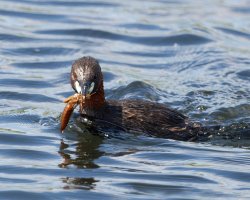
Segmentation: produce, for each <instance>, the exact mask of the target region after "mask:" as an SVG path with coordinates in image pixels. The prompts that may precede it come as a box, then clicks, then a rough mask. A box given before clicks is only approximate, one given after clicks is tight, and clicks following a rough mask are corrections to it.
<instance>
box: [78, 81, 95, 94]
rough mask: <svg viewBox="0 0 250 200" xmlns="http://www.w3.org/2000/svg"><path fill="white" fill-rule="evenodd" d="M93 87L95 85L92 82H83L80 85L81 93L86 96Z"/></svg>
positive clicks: (90, 92)
mask: <svg viewBox="0 0 250 200" xmlns="http://www.w3.org/2000/svg"><path fill="white" fill-rule="evenodd" d="M94 87H95V83H94V82H90V81H87V82H85V83H84V84H83V85H82V86H81V91H82V95H84V96H85V97H88V96H89V95H91V94H92V92H93V90H94Z"/></svg>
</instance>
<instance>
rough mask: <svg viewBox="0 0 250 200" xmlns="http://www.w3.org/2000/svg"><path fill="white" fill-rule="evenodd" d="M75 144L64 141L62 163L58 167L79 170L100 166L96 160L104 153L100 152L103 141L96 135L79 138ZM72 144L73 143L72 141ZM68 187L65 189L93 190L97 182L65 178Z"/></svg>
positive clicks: (84, 178)
mask: <svg viewBox="0 0 250 200" xmlns="http://www.w3.org/2000/svg"><path fill="white" fill-rule="evenodd" d="M76 141H77V142H76V143H74V144H67V142H66V140H62V141H61V144H60V149H59V155H60V156H61V157H62V162H61V163H60V164H59V165H58V166H59V167H60V168H70V167H76V168H78V169H93V168H98V167H99V166H98V165H97V164H96V163H95V160H96V159H98V158H99V157H101V156H102V155H103V154H104V152H102V151H100V150H99V147H100V144H102V141H103V139H102V138H101V137H98V136H94V135H87V136H84V137H79V138H78V139H77V140H76ZM70 142H72V141H70ZM62 181H63V183H66V184H67V185H66V186H65V187H64V189H89V190H90V189H93V188H94V187H95V183H96V182H98V180H95V179H94V178H93V177H65V178H63V179H62Z"/></svg>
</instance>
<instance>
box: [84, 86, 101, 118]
mask: <svg viewBox="0 0 250 200" xmlns="http://www.w3.org/2000/svg"><path fill="white" fill-rule="evenodd" d="M104 104H105V95H104V88H103V82H102V83H101V85H100V87H99V89H98V91H97V92H96V93H95V94H92V95H91V96H90V97H89V98H86V99H85V105H84V110H83V114H86V115H89V116H95V114H96V113H97V112H99V111H100V110H101V108H103V106H104Z"/></svg>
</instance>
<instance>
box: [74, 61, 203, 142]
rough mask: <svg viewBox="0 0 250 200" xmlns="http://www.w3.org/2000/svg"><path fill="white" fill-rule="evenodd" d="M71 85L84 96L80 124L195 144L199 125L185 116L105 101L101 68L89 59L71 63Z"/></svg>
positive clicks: (139, 102)
mask: <svg viewBox="0 0 250 200" xmlns="http://www.w3.org/2000/svg"><path fill="white" fill-rule="evenodd" d="M71 85H72V87H73V89H74V90H75V91H76V92H77V93H80V94H83V95H84V96H85V102H84V106H83V110H82V113H81V116H82V117H81V119H82V120H81V121H82V122H83V123H85V122H86V119H88V120H90V121H91V122H92V123H91V124H92V125H91V126H92V127H94V128H97V129H98V128H100V127H102V128H103V127H105V128H112V129H114V128H118V129H122V130H125V131H131V132H137V133H138V132H139V133H143V134H148V135H152V136H158V137H163V138H170V139H176V140H194V139H196V138H197V136H198V135H199V134H200V132H201V129H202V128H201V127H200V125H198V124H196V123H190V122H189V120H188V118H187V117H186V116H184V115H182V114H181V113H179V112H178V111H176V110H172V109H170V108H168V107H166V106H165V105H163V104H160V103H153V102H150V101H143V100H105V96H104V89H103V75H102V72H101V68H100V65H99V63H98V61H97V60H96V59H94V58H92V57H82V58H80V59H78V60H76V61H75V62H74V64H73V65H72V70H71ZM88 124H89V123H88Z"/></svg>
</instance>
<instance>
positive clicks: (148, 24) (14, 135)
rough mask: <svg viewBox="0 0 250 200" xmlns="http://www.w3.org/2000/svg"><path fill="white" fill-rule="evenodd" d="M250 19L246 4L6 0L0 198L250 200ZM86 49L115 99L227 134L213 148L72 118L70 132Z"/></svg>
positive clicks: (0, 66) (1, 8)
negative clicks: (78, 64) (94, 127)
mask: <svg viewBox="0 0 250 200" xmlns="http://www.w3.org/2000/svg"><path fill="white" fill-rule="evenodd" d="M249 19H250V4H249V1H247V0H245V1H244V0H241V1H230V0H228V1H217V0H212V1H211V0H210V1H195V0H193V1H191V0H189V1H181V0H180V1H161V0H158V1H149V0H147V1H134V0H133V1H126V2H125V1H124V2H122V1H118V0H117V1H116V0H113V1H112V0H100V1H91V2H88V1H84V0H74V1H63V0H54V1H49V0H42V1H40V0H39V1H38V0H22V1H19V0H2V1H1V2H0V100H1V101H0V183H1V188H0V199H213V198H216V199H225V198H227V199H248V198H250V186H249V185H250V184H249V183H250V173H249V165H250V159H249V158H250V157H249V149H250V148H249V147H250V130H249V124H250V95H249V94H250V87H249V85H250V84H249V83H250V68H249V66H250V59H249V57H250V56H249V55H250V50H249V45H250V32H249V27H250V20H249ZM84 55H90V56H94V57H96V58H97V59H98V60H99V61H100V64H101V66H102V68H103V71H104V76H105V88H106V96H107V97H108V98H115V99H124V98H142V99H148V100H151V101H156V102H161V103H165V104H167V105H169V106H171V107H172V108H176V109H178V110H180V111H181V112H182V113H184V114H186V115H188V116H190V118H191V119H193V120H194V121H198V122H201V123H203V124H204V125H205V126H213V125H220V126H221V129H220V130H219V131H218V132H217V133H215V135H214V136H213V137H212V138H210V140H209V141H207V142H204V143H191V142H180V141H172V140H166V139H161V138H151V137H147V136H140V135H131V134H126V133H125V134H124V133H123V135H122V136H121V135H119V134H118V135H116V136H114V137H109V138H102V137H98V136H96V135H92V134H91V133H84V134H83V133H82V130H81V129H80V128H79V125H77V123H76V122H75V121H74V120H73V119H74V117H73V119H72V120H71V122H70V125H69V127H68V128H67V129H66V131H65V133H64V134H63V135H62V134H61V133H60V132H59V125H60V123H59V116H60V113H61V112H62V110H63V107H64V104H63V103H62V100H63V99H64V98H65V97H67V96H69V95H71V94H73V91H72V89H71V87H70V84H69V71H70V66H71V63H72V62H73V61H74V60H75V59H77V58H79V57H81V56H84ZM107 134H109V133H107Z"/></svg>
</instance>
